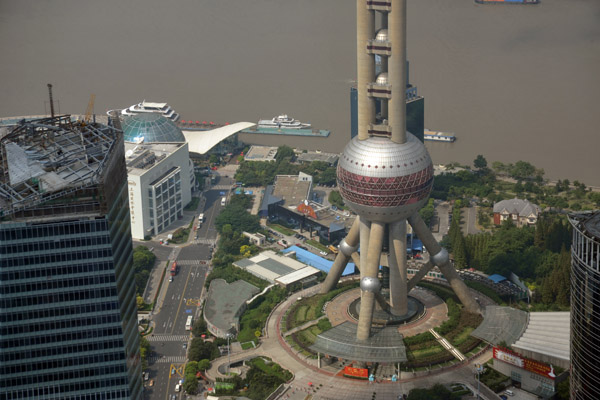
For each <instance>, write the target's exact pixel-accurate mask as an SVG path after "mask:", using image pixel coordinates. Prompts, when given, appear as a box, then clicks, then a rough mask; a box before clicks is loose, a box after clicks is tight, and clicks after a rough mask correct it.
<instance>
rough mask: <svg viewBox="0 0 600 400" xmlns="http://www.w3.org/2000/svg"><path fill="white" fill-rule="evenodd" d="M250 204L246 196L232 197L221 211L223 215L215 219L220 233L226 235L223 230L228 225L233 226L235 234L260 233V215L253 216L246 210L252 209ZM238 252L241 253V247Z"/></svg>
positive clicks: (248, 197)
mask: <svg viewBox="0 0 600 400" xmlns="http://www.w3.org/2000/svg"><path fill="white" fill-rule="evenodd" d="M250 204H251V199H250V196H247V195H245V194H238V195H234V196H232V197H231V201H230V202H229V204H228V205H227V206H226V207H225V208H224V209H223V210H222V211H221V213H220V214H219V215H218V216H217V218H216V219H215V226H216V228H217V230H218V231H219V233H221V234H224V233H225V232H224V231H223V229H224V228H225V226H226V225H231V229H232V230H233V232H243V231H245V232H256V231H258V230H259V229H260V219H259V217H258V215H252V214H250V213H249V212H248V211H247V210H246V209H247V208H249V207H250ZM227 229H229V228H227ZM237 250H238V251H239V247H238V249H237ZM236 253H237V252H236ZM236 253H234V254H236Z"/></svg>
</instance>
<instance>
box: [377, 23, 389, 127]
mask: <svg viewBox="0 0 600 400" xmlns="http://www.w3.org/2000/svg"><path fill="white" fill-rule="evenodd" d="M379 14H381V29H387V28H388V13H386V12H381V13H379ZM388 34H389V31H388ZM388 40H389V36H388ZM381 72H388V58H387V56H381ZM388 76H389V73H388ZM380 101H381V118H382V119H389V115H388V100H387V99H381V100H380ZM388 122H389V121H388Z"/></svg>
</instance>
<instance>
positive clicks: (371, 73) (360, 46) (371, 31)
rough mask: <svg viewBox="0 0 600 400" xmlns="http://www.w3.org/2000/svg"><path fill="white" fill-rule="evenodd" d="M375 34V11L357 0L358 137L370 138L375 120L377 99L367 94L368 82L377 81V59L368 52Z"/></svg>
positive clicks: (364, 2) (363, 1)
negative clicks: (370, 127) (370, 131)
mask: <svg viewBox="0 0 600 400" xmlns="http://www.w3.org/2000/svg"><path fill="white" fill-rule="evenodd" d="M374 36H375V12H374V11H371V10H368V9H367V2H366V1H365V0H356V67H357V76H356V80H357V89H358V138H359V139H360V140H365V139H368V138H369V124H372V123H373V122H374V121H375V100H374V99H373V98H370V97H369V96H368V95H367V84H368V83H371V82H373V81H375V59H374V57H373V56H372V55H370V54H368V53H367V42H368V41H369V40H371V39H374Z"/></svg>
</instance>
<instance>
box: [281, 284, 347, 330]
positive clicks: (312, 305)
mask: <svg viewBox="0 0 600 400" xmlns="http://www.w3.org/2000/svg"><path fill="white" fill-rule="evenodd" d="M355 287H358V282H349V283H346V284H344V285H341V286H340V287H338V288H337V289H335V290H333V291H331V292H329V293H326V294H317V295H314V296H311V297H306V298H304V299H302V300H300V301H298V302H296V303H295V304H294V305H293V306H292V307H291V308H290V310H289V311H288V313H287V319H286V324H285V328H286V330H290V329H294V328H296V327H298V326H300V325H302V324H304V323H306V322H308V321H313V320H315V319H317V318H319V317H320V316H321V315H323V306H324V305H325V303H326V302H328V301H330V300H331V299H333V298H334V297H335V296H337V295H339V294H340V293H342V292H345V291H346V290H350V289H353V288H355Z"/></svg>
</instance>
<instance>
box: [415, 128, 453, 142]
mask: <svg viewBox="0 0 600 400" xmlns="http://www.w3.org/2000/svg"><path fill="white" fill-rule="evenodd" d="M423 139H424V140H430V141H432V142H454V141H455V140H456V136H454V134H452V133H447V132H437V131H430V130H429V129H425V130H424V131H423Z"/></svg>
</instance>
